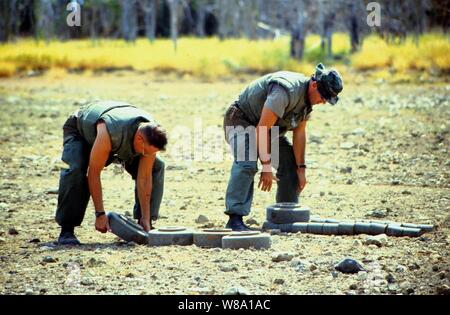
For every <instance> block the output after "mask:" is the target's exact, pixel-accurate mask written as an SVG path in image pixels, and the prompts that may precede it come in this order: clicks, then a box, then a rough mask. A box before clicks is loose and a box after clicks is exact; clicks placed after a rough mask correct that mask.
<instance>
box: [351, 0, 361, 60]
mask: <svg viewBox="0 0 450 315" xmlns="http://www.w3.org/2000/svg"><path fill="white" fill-rule="evenodd" d="M357 14H358V12H357V8H356V5H355V3H353V2H352V3H350V18H349V31H350V44H351V52H352V53H354V52H356V51H357V50H358V49H359V24H358V15H357Z"/></svg>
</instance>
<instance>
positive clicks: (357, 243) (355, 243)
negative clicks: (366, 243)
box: [353, 240, 363, 247]
mask: <svg viewBox="0 0 450 315" xmlns="http://www.w3.org/2000/svg"><path fill="white" fill-rule="evenodd" d="M362 244H363V243H362V242H361V241H360V240H354V241H353V246H356V247H358V246H361V245H362Z"/></svg>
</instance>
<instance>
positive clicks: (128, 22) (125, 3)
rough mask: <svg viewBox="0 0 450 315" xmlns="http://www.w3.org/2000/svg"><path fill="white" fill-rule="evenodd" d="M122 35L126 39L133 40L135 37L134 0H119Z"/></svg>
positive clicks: (135, 16) (135, 15)
mask: <svg viewBox="0 0 450 315" xmlns="http://www.w3.org/2000/svg"><path fill="white" fill-rule="evenodd" d="M120 4H121V9H122V23H121V25H122V37H123V38H124V39H125V40H126V41H133V42H134V41H135V40H136V37H137V14H136V0H121V1H120Z"/></svg>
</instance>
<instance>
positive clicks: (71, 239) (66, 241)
mask: <svg viewBox="0 0 450 315" xmlns="http://www.w3.org/2000/svg"><path fill="white" fill-rule="evenodd" d="M80 244H81V243H80V241H79V240H78V239H77V237H76V236H75V232H74V227H73V226H71V227H64V226H63V227H61V234H59V237H58V245H80Z"/></svg>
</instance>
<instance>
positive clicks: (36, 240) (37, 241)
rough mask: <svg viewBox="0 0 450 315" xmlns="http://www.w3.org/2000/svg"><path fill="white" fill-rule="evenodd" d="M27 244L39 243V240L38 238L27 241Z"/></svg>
mask: <svg viewBox="0 0 450 315" xmlns="http://www.w3.org/2000/svg"><path fill="white" fill-rule="evenodd" d="M28 242H29V243H40V242H41V240H40V239H38V238H32V239H31V240H29V241H28Z"/></svg>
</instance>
